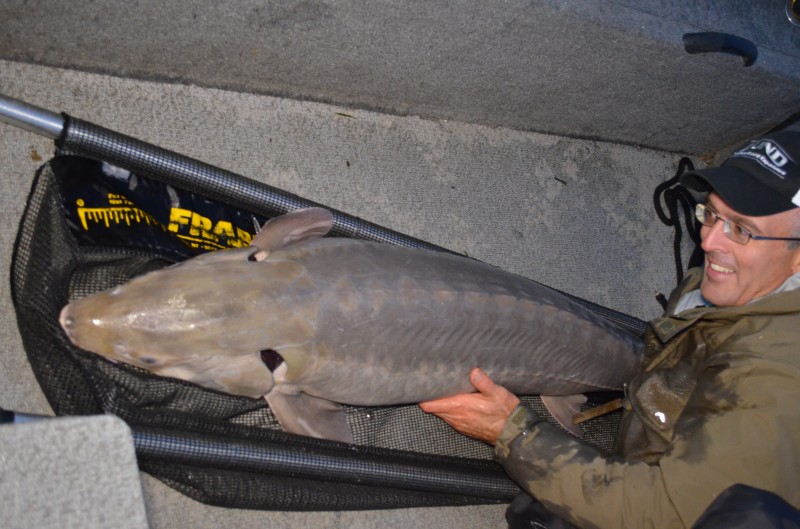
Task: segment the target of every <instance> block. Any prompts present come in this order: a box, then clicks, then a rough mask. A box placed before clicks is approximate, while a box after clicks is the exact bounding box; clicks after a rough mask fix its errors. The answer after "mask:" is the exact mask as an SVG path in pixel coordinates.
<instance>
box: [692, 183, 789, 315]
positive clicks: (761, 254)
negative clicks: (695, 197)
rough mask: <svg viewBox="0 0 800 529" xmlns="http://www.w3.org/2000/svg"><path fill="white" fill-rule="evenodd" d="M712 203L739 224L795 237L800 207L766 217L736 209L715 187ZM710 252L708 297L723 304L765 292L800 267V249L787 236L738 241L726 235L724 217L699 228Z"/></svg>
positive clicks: (704, 292)
mask: <svg viewBox="0 0 800 529" xmlns="http://www.w3.org/2000/svg"><path fill="white" fill-rule="evenodd" d="M707 204H708V205H709V206H710V207H711V208H713V209H714V210H715V211H716V212H717V213H719V216H720V217H722V218H723V219H727V220H730V221H732V222H736V223H738V224H740V225H741V226H742V227H744V228H747V229H748V230H750V231H751V232H752V233H753V235H764V236H769V237H796V236H797V235H796V233H795V230H796V227H797V225H798V222H800V216H798V215H800V209H793V210H790V211H786V212H783V213H778V214H777V215H769V216H766V217H748V216H745V215H742V214H740V213H737V212H736V211H735V210H733V209H732V208H731V207H730V206H728V204H727V203H725V202H724V201H723V200H722V199H721V198H720V197H719V196H718V195H717V194H716V193H711V194H709V196H708V202H707ZM700 237H701V238H702V240H703V242H702V245H701V246H702V248H703V250H704V251H705V253H706V260H705V261H706V262H705V269H704V271H703V282H702V284H701V286H700V292H701V294H702V295H703V297H704V298H705V299H706V300H708V301H709V302H711V303H713V304H714V305H718V306H739V305H744V304H745V303H748V302H749V301H751V300H753V299H755V298H759V297H762V296H765V295H767V294H769V293H770V292H772V291H773V290H775V289H776V288H778V287H779V286H780V285H781V284H782V283H783V282H784V281H786V279H787V278H788V277H789V276H791V275H792V274H794V273H795V272H798V271H800V249H795V250H790V249H789V248H788V247H787V243H786V242H784V241H757V240H751V241H750V242H748V243H747V244H744V245H743V244H738V243H735V242H733V241H731V240H730V239H728V238H727V237H726V236H725V233H724V231H723V222H722V221H717V223H716V224H714V225H713V226H711V227H706V226H702V227H701V229H700Z"/></svg>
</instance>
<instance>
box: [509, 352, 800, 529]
mask: <svg viewBox="0 0 800 529" xmlns="http://www.w3.org/2000/svg"><path fill="white" fill-rule="evenodd" d="M718 358H719V361H717V362H711V363H709V364H707V365H706V366H705V369H704V372H703V374H702V375H701V377H700V379H699V381H698V384H697V386H696V387H695V389H694V391H693V394H692V397H691V398H690V399H689V401H688V403H687V406H686V408H685V409H684V411H683V412H682V414H681V416H680V419H679V420H678V423H677V424H676V426H675V430H674V432H673V436H672V442H671V444H670V446H669V448H668V449H667V451H666V452H665V453H664V454H663V455H662V457H661V459H660V460H659V461H658V463H657V464H646V463H643V462H639V461H624V460H622V459H621V458H617V457H606V456H604V455H603V454H602V453H600V452H599V451H598V450H596V449H594V448H593V447H592V446H591V445H588V444H587V443H584V442H582V441H580V440H578V439H575V438H573V437H572V436H570V435H569V434H566V433H564V432H562V431H561V430H559V429H557V428H555V427H554V426H552V425H550V424H547V423H543V422H541V421H540V420H537V419H535V418H533V417H532V414H531V413H530V412H528V411H527V410H525V409H524V408H521V407H520V408H518V409H517V410H515V412H514V413H513V414H512V416H511V417H510V418H509V420H508V421H507V423H506V425H505V429H504V431H503V433H502V434H501V437H500V439H499V440H498V443H497V446H496V456H497V459H498V461H499V462H500V463H501V464H502V465H503V466H504V467H505V469H506V471H507V472H508V473H509V475H510V476H511V477H512V478H513V479H514V480H515V481H516V482H517V483H518V484H520V485H521V486H522V487H523V488H524V489H525V490H526V491H528V492H529V493H530V494H532V495H533V496H535V497H536V498H537V499H538V500H539V501H541V502H542V503H544V504H545V505H546V506H547V507H548V508H549V509H550V510H552V511H553V512H554V513H556V514H558V515H559V516H561V517H563V518H564V519H566V520H569V521H571V522H572V523H574V524H575V525H578V526H579V527H592V528H594V527H596V528H600V529H620V528H625V527H647V528H683V527H691V525H692V524H693V523H694V522H695V521H696V520H697V518H699V516H700V515H701V514H702V513H703V511H704V510H705V509H706V507H707V506H708V505H710V504H711V503H712V501H713V500H714V499H715V498H716V497H717V496H718V495H719V494H720V493H722V492H723V491H724V490H725V489H727V488H728V487H729V486H731V485H733V484H735V483H743V484H747V485H751V486H753V487H756V488H760V489H765V490H770V491H772V492H775V493H777V494H779V495H780V496H782V497H784V499H786V500H787V501H789V502H790V503H792V504H793V505H795V507H797V506H798V505H799V504H800V493H798V490H800V406H797V405H796V403H797V402H798V400H800V378H798V376H797V370H796V369H792V368H787V365H786V364H785V363H781V362H777V363H775V362H772V361H770V360H767V359H764V358H763V357H762V358H759V357H754V356H753V355H749V354H743V355H737V354H733V355H721V357H718Z"/></svg>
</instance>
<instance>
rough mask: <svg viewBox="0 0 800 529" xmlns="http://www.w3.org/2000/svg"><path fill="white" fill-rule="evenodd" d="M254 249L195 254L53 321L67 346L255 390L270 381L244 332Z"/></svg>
mask: <svg viewBox="0 0 800 529" xmlns="http://www.w3.org/2000/svg"><path fill="white" fill-rule="evenodd" d="M256 251H258V249H257V248H252V247H251V248H243V249H235V250H220V251H217V252H211V253H208V254H203V255H201V256H200V257H197V258H194V259H190V260H187V261H184V262H182V263H179V264H177V265H173V266H170V267H167V268H164V269H162V270H157V271H153V272H149V273H147V274H145V275H142V276H140V277H136V278H134V279H132V280H131V281H129V282H127V283H125V284H122V285H119V286H117V287H114V288H111V289H109V290H105V291H103V292H98V293H96V294H92V295H89V296H86V297H84V298H81V299H77V300H75V301H73V302H71V303H69V304H68V305H66V306H65V307H64V308H63V309H62V310H61V314H60V316H59V321H60V324H61V327H62V329H63V330H64V332H65V333H66V335H67V336H68V337H69V339H70V341H72V343H73V344H75V345H76V346H78V347H79V348H81V349H84V350H86V351H90V352H92V353H95V354H98V355H100V356H102V357H104V358H106V359H108V360H111V361H113V362H123V363H126V364H130V365H133V366H136V367H139V368H143V369H146V370H148V371H150V372H152V373H154V374H157V375H162V376H170V377H174V378H180V379H183V380H187V381H190V382H196V383H200V384H201V385H204V386H207V387H211V388H213V389H219V390H222V391H226V392H228V393H234V394H237V395H245V396H262V395H264V394H266V393H267V392H268V391H269V390H270V389H271V388H272V386H273V384H274V381H273V377H272V373H271V371H270V370H269V369H268V368H267V366H265V365H264V362H262V360H261V356H260V349H261V348H262V347H263V344H262V343H259V340H262V341H263V336H260V335H258V333H256V332H253V331H252V327H253V326H254V325H256V324H255V323H254V322H256V321H257V318H256V316H257V315H256V314H253V313H254V312H256V311H257V309H254V308H253V306H254V304H255V302H256V296H257V293H255V292H254V291H253V289H252V288H250V287H249V285H248V272H249V270H248V269H249V268H251V267H252V266H254V265H256V264H257V263H254V262H251V261H250V257H251V256H252V254H253V253H254V252H256ZM230 278H236V279H237V280H236V281H233V280H226V279H230ZM236 289H239V291H237V290H236Z"/></svg>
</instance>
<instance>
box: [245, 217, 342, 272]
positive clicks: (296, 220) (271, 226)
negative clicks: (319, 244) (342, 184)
mask: <svg viewBox="0 0 800 529" xmlns="http://www.w3.org/2000/svg"><path fill="white" fill-rule="evenodd" d="M332 226H333V214H331V212H330V211H328V210H327V209H323V208H306V209H298V210H296V211H291V212H289V213H286V214H285V215H280V216H278V217H274V218H271V219H270V220H268V221H267V223H266V224H264V227H263V228H261V231H259V232H258V233H257V234H256V236H255V237H254V238H253V242H251V243H250V246H254V247H257V248H258V249H259V250H261V251H259V252H257V253H256V254H254V256H253V258H254V259H255V260H257V261H262V260H264V259H266V258H267V257H268V256H269V254H270V252H272V251H274V250H280V249H281V248H286V247H287V246H291V245H293V244H297V243H299V242H302V241H305V240H307V239H315V238H317V237H324V236H325V235H326V234H327V233H328V232H329V231H330V230H331V227H332Z"/></svg>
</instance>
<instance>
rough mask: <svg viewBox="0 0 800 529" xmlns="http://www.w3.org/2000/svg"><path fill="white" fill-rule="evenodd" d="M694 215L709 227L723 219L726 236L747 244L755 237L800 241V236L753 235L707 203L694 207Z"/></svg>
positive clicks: (759, 238) (758, 239) (768, 239)
mask: <svg viewBox="0 0 800 529" xmlns="http://www.w3.org/2000/svg"><path fill="white" fill-rule="evenodd" d="M694 216H695V217H697V220H699V221H700V224H702V225H703V226H706V227H708V228H710V227H711V226H713V225H714V224H716V223H717V221H718V220H721V221H722V222H723V224H722V231H723V232H725V236H726V237H727V238H728V239H730V240H732V241H733V242H735V243H739V244H747V243H748V242H750V239H755V240H757V241H800V238H793V237H764V236H763V235H753V234H752V233H751V232H750V230H748V229H747V228H745V227H743V226H741V225H740V224H737V223H735V222H733V221H731V220H727V219H723V218H722V217H720V216H719V213H717V212H716V211H714V210H713V209H712V208H711V206H708V205H706V204H697V205H696V206H695V208H694Z"/></svg>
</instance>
